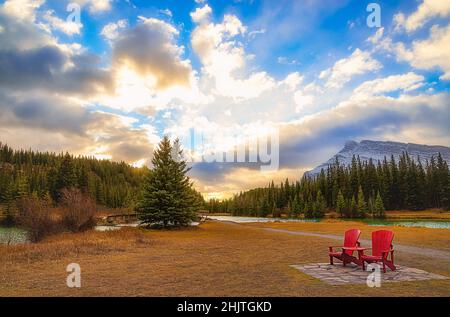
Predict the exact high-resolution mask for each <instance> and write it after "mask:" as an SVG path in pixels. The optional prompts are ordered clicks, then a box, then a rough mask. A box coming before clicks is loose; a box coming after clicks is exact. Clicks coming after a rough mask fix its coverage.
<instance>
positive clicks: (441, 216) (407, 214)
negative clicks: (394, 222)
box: [386, 209, 450, 220]
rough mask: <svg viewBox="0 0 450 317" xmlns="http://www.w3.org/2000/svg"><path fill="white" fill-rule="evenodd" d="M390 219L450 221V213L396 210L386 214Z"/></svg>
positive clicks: (433, 210) (439, 210)
mask: <svg viewBox="0 0 450 317" xmlns="http://www.w3.org/2000/svg"><path fill="white" fill-rule="evenodd" d="M386 215H387V218H388V219H436V220H450V211H444V210H442V209H428V210H421V211H411V210H394V211H387V212H386Z"/></svg>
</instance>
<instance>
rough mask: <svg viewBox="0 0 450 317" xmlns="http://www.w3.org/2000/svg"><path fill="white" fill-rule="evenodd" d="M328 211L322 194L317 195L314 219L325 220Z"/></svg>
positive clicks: (319, 192)
mask: <svg viewBox="0 0 450 317" xmlns="http://www.w3.org/2000/svg"><path fill="white" fill-rule="evenodd" d="M326 210H327V202H326V201H325V199H324V197H323V195H322V192H321V191H320V190H319V191H318V193H317V198H316V204H315V208H314V218H323V216H324V215H325V212H326Z"/></svg>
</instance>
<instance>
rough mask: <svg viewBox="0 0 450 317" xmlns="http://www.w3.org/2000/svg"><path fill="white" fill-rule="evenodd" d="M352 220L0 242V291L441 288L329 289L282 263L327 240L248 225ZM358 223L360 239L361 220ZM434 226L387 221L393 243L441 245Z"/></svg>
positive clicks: (323, 257)
mask: <svg viewBox="0 0 450 317" xmlns="http://www.w3.org/2000/svg"><path fill="white" fill-rule="evenodd" d="M353 225H354V223H351V222H333V221H332V220H329V221H328V220H327V221H324V222H321V223H313V224H311V223H310V224H304V223H295V224H293V223H271V224H257V225H256V224H245V225H233V224H224V223H220V222H215V221H207V222H206V223H203V224H202V225H201V226H200V227H196V228H188V229H180V230H165V231H157V230H144V229H138V228H125V229H121V230H119V231H110V232H96V231H88V232H84V233H78V234H61V235H57V236H53V237H50V238H47V239H45V240H44V241H42V242H41V243H38V244H29V245H20V246H9V247H8V246H0V296H17V295H27V296H40V295H45V296H57V295H61V296H93V295H96V296H143V295H151V296H450V280H430V281H422V282H402V283H389V284H386V286H385V287H382V288H381V289H369V288H368V287H366V286H361V285H349V286H345V287H330V286H329V285H327V284H324V283H323V282H321V281H319V280H316V279H314V278H311V277H309V276H307V275H304V274H302V273H299V272H298V271H297V270H295V269H293V268H291V267H290V265H292V264H300V263H317V262H326V261H327V258H328V256H327V247H328V245H330V240H328V239H322V238H315V237H305V236H292V235H287V234H281V233H280V234H278V233H272V232H266V231H264V230H261V229H259V228H256V226H275V227H284V228H288V227H289V226H290V229H292V230H300V229H301V230H307V229H308V226H309V230H316V231H320V232H333V233H338V234H342V232H343V230H344V229H345V228H349V227H352V226H353ZM372 229H373V227H372V228H371V230H372ZM405 229H406V228H405ZM362 230H363V237H364V238H367V236H366V235H367V234H369V231H368V230H369V228H365V227H362ZM436 230H437V231H439V230H438V229H424V228H415V230H411V228H407V230H403V229H400V228H398V229H397V228H396V229H395V233H396V238H395V242H396V243H402V244H403V243H404V244H412V245H415V246H427V247H431V246H433V247H436V248H439V249H443V250H449V249H450V241H449V239H448V234H447V235H443V234H442V233H440V234H438V233H437V231H436ZM408 231H409V232H410V233H408ZM433 232H434V234H433ZM447 232H448V231H447ZM332 244H333V243H332ZM396 258H397V261H398V263H401V264H403V265H407V266H410V267H417V268H420V269H424V270H427V271H430V272H434V273H438V274H443V275H446V276H449V277H450V263H448V262H446V261H434V260H431V261H430V259H428V258H426V257H422V256H411V255H410V254H406V253H405V254H403V253H401V252H398V253H397V257H396ZM72 262H75V263H79V264H80V266H81V269H82V287H81V288H80V289H69V288H68V287H67V286H66V285H65V279H66V277H67V273H66V271H65V269H66V266H67V265H68V264H69V263H72Z"/></svg>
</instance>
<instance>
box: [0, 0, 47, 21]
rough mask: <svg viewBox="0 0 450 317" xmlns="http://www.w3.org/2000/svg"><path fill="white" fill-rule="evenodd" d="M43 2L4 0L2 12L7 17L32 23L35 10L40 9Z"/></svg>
mask: <svg viewBox="0 0 450 317" xmlns="http://www.w3.org/2000/svg"><path fill="white" fill-rule="evenodd" d="M44 2H45V0H6V1H5V3H3V10H4V12H5V13H6V14H8V15H9V16H14V17H15V18H17V19H20V20H28V21H30V22H34V21H35V20H36V9H38V8H40V7H41V6H42V5H43V4H44Z"/></svg>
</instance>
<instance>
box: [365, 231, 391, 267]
mask: <svg viewBox="0 0 450 317" xmlns="http://www.w3.org/2000/svg"><path fill="white" fill-rule="evenodd" d="M393 239H394V233H393V232H392V231H388V230H378V231H374V232H372V248H363V249H362V250H360V251H359V259H360V260H361V262H362V269H363V270H365V266H364V262H367V263H376V262H381V263H383V272H384V273H386V266H388V267H389V268H390V269H391V270H392V271H395V265H394V247H393V246H392V240H393ZM364 249H365V250H368V249H372V255H365V254H364ZM389 254H390V255H391V256H390V260H389V259H388V257H389Z"/></svg>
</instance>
